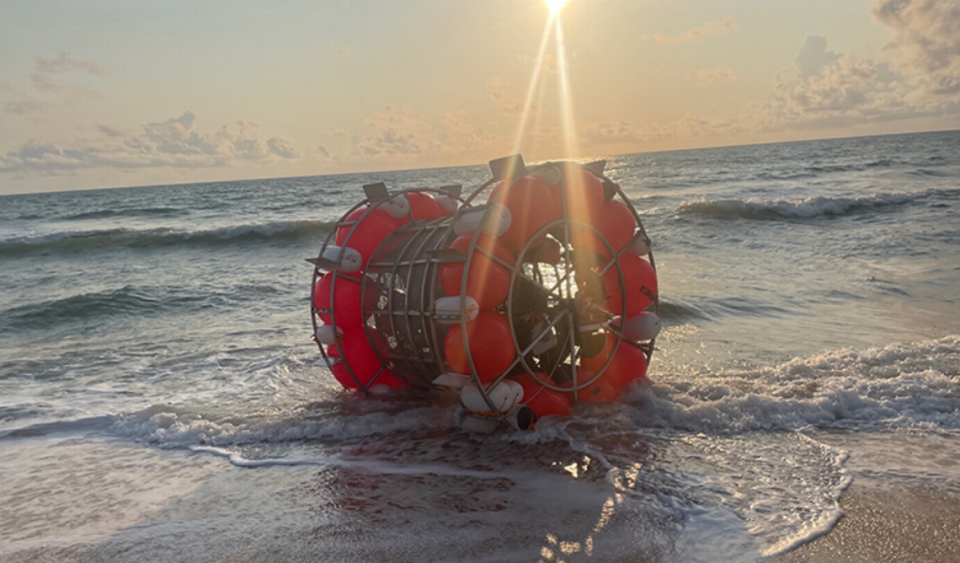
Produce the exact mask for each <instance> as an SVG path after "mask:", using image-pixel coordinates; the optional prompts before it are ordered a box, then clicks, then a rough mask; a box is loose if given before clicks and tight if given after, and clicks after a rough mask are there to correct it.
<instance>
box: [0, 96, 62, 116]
mask: <svg viewBox="0 0 960 563" xmlns="http://www.w3.org/2000/svg"><path fill="white" fill-rule="evenodd" d="M51 105H52V104H51V103H50V102H45V101H43V100H38V99H36V98H34V97H32V96H24V97H22V98H21V99H19V100H14V101H12V102H5V103H4V104H3V112H4V113H12V114H15V115H26V114H28V113H35V112H38V111H41V110H43V109H46V108H47V107H50V106H51Z"/></svg>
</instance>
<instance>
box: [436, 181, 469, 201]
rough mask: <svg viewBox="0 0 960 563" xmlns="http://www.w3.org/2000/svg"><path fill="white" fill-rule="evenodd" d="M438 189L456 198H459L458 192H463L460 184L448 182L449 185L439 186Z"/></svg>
mask: <svg viewBox="0 0 960 563" xmlns="http://www.w3.org/2000/svg"><path fill="white" fill-rule="evenodd" d="M438 189H440V190H443V191H445V192H447V193H448V194H450V195H451V196H452V197H455V198H457V199H460V194H461V193H463V185H462V184H450V185H449V186H440V187H439V188H438Z"/></svg>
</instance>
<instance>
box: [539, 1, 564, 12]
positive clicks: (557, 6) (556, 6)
mask: <svg viewBox="0 0 960 563" xmlns="http://www.w3.org/2000/svg"><path fill="white" fill-rule="evenodd" d="M544 2H546V3H547V7H548V8H550V13H552V14H555V13H557V12H559V11H560V10H562V9H563V7H564V6H566V5H567V0H544Z"/></svg>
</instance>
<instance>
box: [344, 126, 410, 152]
mask: <svg viewBox="0 0 960 563" xmlns="http://www.w3.org/2000/svg"><path fill="white" fill-rule="evenodd" d="M356 148H357V150H358V151H359V153H360V154H361V155H363V156H376V155H417V154H421V153H422V152H423V148H422V146H421V143H420V142H419V141H418V139H417V135H416V134H414V133H399V132H397V131H396V130H395V129H393V128H387V129H385V130H383V131H381V132H379V133H378V134H376V135H374V136H372V137H367V138H366V139H364V140H363V141H360V142H359V143H357V147H356Z"/></svg>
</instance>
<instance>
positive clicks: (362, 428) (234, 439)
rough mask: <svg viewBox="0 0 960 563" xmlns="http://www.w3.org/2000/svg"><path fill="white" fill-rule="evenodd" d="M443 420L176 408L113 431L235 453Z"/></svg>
mask: <svg viewBox="0 0 960 563" xmlns="http://www.w3.org/2000/svg"><path fill="white" fill-rule="evenodd" d="M442 418H443V417H442V415H440V414H439V413H438V412H437V409H434V408H414V409H411V410H408V411H404V412H402V413H399V414H395V413H387V412H374V413H369V414H361V415H337V414H331V413H325V414H324V415H323V416H319V417H311V416H309V415H306V416H304V415H297V414H288V415H286V416H284V415H273V416H269V417H249V418H241V419H237V418H231V419H227V420H214V419H209V418H206V417H204V416H201V415H199V414H197V413H194V412H188V411H184V410H181V409H175V408H171V407H153V408H150V409H147V410H145V411H142V412H140V413H136V414H133V415H124V416H119V417H118V418H117V420H116V422H115V423H114V424H113V425H112V427H111V431H112V432H114V433H115V434H117V435H120V436H124V437H127V438H130V439H133V440H137V441H142V442H148V443H151V444H155V445H157V446H159V447H165V448H182V447H190V446H197V445H209V446H216V447H231V446H238V445H245V444H260V443H279V442H302V441H305V440H318V439H334V440H351V439H358V438H363V437H367V436H375V435H383V434H392V433H397V432H414V431H419V430H424V429H428V428H435V427H436V426H437V423H438V422H437V421H438V420H441V419H442Z"/></svg>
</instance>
